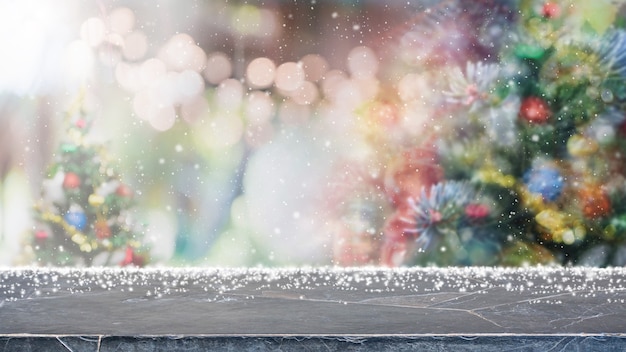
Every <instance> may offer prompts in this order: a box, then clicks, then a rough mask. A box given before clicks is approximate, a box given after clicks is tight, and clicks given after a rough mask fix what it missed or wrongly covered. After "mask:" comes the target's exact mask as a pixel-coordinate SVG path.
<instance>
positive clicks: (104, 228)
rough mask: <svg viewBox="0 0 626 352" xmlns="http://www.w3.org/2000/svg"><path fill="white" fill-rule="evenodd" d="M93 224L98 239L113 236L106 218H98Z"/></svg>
mask: <svg viewBox="0 0 626 352" xmlns="http://www.w3.org/2000/svg"><path fill="white" fill-rule="evenodd" d="M93 226H94V231H95V233H96V237H97V238H98V239H100V240H103V239H105V238H109V237H111V228H110V227H109V224H107V222H106V221H105V220H98V221H96V223H95V224H94V225H93Z"/></svg>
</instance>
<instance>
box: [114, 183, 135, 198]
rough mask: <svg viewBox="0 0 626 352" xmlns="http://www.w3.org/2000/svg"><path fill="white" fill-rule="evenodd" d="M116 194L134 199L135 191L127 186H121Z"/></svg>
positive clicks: (116, 190)
mask: <svg viewBox="0 0 626 352" xmlns="http://www.w3.org/2000/svg"><path fill="white" fill-rule="evenodd" d="M115 194H117V195H118V196H120V197H125V198H128V197H132V195H133V191H132V190H131V189H130V187H128V186H126V185H125V184H120V185H119V186H117V189H115Z"/></svg>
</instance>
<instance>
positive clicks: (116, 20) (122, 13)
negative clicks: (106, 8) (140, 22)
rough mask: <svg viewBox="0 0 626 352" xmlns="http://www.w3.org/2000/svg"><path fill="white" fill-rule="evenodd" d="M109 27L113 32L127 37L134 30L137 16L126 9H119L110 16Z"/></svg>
mask: <svg viewBox="0 0 626 352" xmlns="http://www.w3.org/2000/svg"><path fill="white" fill-rule="evenodd" d="M108 20H109V27H110V28H111V31H113V32H115V33H117V34H121V35H126V34H128V33H130V32H131V31H132V30H133V26H134V25H135V14H134V13H133V11H132V10H131V9H129V8H126V7H118V8H116V9H114V10H113V11H111V13H110V14H109V18H108Z"/></svg>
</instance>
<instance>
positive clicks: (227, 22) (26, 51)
mask: <svg viewBox="0 0 626 352" xmlns="http://www.w3.org/2000/svg"><path fill="white" fill-rule="evenodd" d="M428 3H429V1H421V2H420V3H419V4H412V5H407V3H406V2H405V3H403V4H400V2H396V1H376V0H361V1H358V0H352V1H350V0H336V1H319V0H307V1H287V0H285V1H281V0H265V1H226V0H189V1H174V0H157V1H133V0H129V1H106V0H101V1H96V0H91V1H79V0H54V1H52V0H23V1H19V2H17V1H8V0H0V48H2V49H1V50H2V53H1V54H0V265H25V264H28V262H25V261H24V259H23V258H22V255H21V254H20V253H21V252H22V251H23V248H24V246H25V245H26V243H27V242H28V240H26V239H25V238H26V237H25V234H27V233H28V232H32V230H33V228H34V226H35V225H34V223H33V219H32V218H33V217H32V213H33V204H35V203H36V202H37V200H38V199H40V198H41V197H42V185H44V184H45V179H46V170H47V167H48V166H49V165H50V164H51V163H52V162H53V161H54V156H55V155H54V153H55V151H56V150H57V146H58V144H59V143H60V141H62V140H63V139H64V138H65V137H66V133H67V126H66V123H67V121H66V119H65V118H64V117H65V115H66V113H67V111H68V109H69V107H70V106H71V104H72V103H73V102H75V101H76V99H77V97H78V96H81V97H82V100H81V104H82V107H81V108H82V109H83V111H85V113H86V114H87V115H88V116H89V117H90V119H91V121H92V122H93V125H92V127H91V130H90V135H89V138H90V139H91V140H92V141H94V142H96V143H102V144H103V145H105V146H106V148H107V150H108V152H109V154H110V155H111V157H112V160H113V161H114V162H115V165H116V166H117V168H118V172H119V173H120V176H121V178H122V179H123V180H124V182H125V183H127V184H128V185H129V186H130V187H132V189H133V190H134V192H135V200H136V210H135V212H136V213H135V215H136V218H138V219H140V221H141V222H142V223H144V224H145V230H144V237H145V240H146V241H147V242H149V243H150V246H151V247H152V262H153V264H155V265H173V266H176V265H200V266H202V265H219V266H255V265H264V266H283V265H328V264H331V263H332V258H333V253H332V241H333V239H332V237H333V233H332V231H331V230H330V228H331V227H332V226H331V225H332V224H329V221H328V218H329V217H328V214H327V213H328V211H332V209H333V208H332V207H331V206H329V204H328V202H329V199H330V198H329V197H328V195H329V193H328V189H329V186H331V188H332V186H333V185H335V184H337V183H341V182H347V183H354V182H355V180H350V179H347V180H346V178H345V177H343V178H338V177H337V172H336V169H335V168H336V161H337V160H340V159H342V158H344V157H350V158H359V155H360V154H362V153H363V144H364V141H363V138H362V136H360V135H359V134H358V133H355V128H354V124H355V121H356V120H358V116H357V115H356V113H355V111H356V110H357V108H358V107H359V106H360V105H362V104H363V103H364V102H365V101H367V100H369V99H371V98H372V97H374V96H375V95H377V94H379V93H380V92H379V89H380V88H379V83H380V82H379V80H380V79H381V77H383V76H384V75H383V73H382V70H381V66H382V62H383V60H384V58H383V57H382V56H381V55H383V54H389V52H388V50H385V48H389V42H393V43H397V35H396V34H397V33H399V32H402V31H404V30H405V26H406V23H407V20H409V19H410V18H411V17H412V16H414V15H415V14H417V13H419V12H421V11H422V10H423V9H424V8H425V6H426V5H428ZM384 74H387V75H394V74H395V73H394V72H393V70H389V72H385V73H384ZM338 102H340V103H339V104H338ZM342 175H347V174H342Z"/></svg>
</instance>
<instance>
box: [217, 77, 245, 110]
mask: <svg viewBox="0 0 626 352" xmlns="http://www.w3.org/2000/svg"><path fill="white" fill-rule="evenodd" d="M216 98H217V103H218V104H219V106H220V107H221V108H223V109H225V110H235V109H237V108H238V107H239V106H240V105H241V100H242V99H243V86H242V84H241V82H239V81H238V80H236V79H233V78H230V79H227V80H225V81H223V82H222V83H221V84H220V85H219V87H217V94H216Z"/></svg>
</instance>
